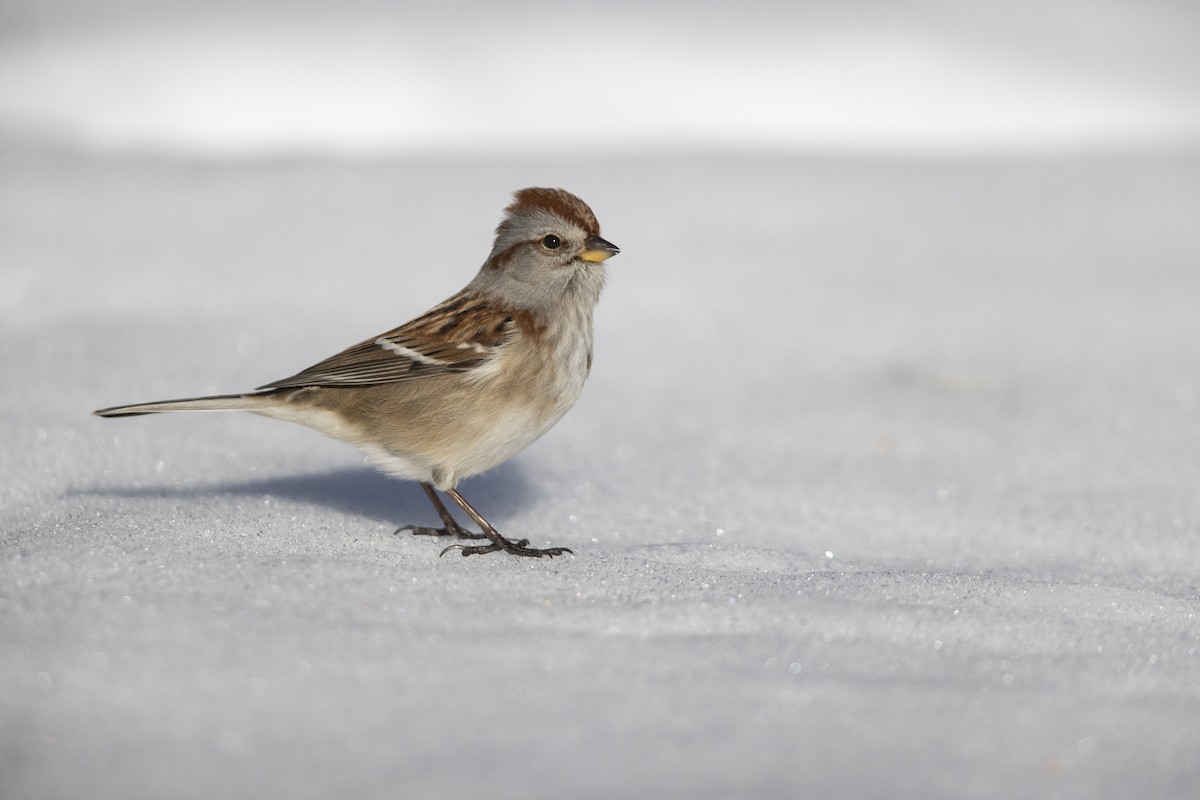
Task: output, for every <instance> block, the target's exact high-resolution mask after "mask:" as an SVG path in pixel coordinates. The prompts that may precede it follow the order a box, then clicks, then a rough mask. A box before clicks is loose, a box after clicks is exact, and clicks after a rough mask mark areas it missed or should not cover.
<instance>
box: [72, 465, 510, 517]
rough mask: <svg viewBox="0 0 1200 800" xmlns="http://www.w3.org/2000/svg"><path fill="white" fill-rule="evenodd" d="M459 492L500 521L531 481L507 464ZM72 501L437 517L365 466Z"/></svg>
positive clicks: (95, 491) (94, 491)
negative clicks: (225, 500)
mask: <svg viewBox="0 0 1200 800" xmlns="http://www.w3.org/2000/svg"><path fill="white" fill-rule="evenodd" d="M458 488H459V491H461V492H462V493H463V495H464V496H465V497H466V498H467V499H468V500H469V501H470V502H471V505H473V506H475V507H476V508H478V509H479V510H480V512H481V513H482V514H483V515H484V516H486V517H487V518H488V519H489V520H491V519H503V518H504V517H505V516H508V515H510V514H512V513H514V512H516V511H518V510H519V509H521V508H522V507H523V506H524V505H525V503H526V501H527V499H528V497H529V494H530V491H529V490H530V487H529V482H528V481H527V480H526V479H525V477H524V475H523V474H522V473H521V470H520V469H518V468H516V467H515V466H514V465H511V464H509V465H505V466H504V467H502V468H500V469H496V470H493V471H491V472H489V473H487V474H485V475H477V476H475V477H473V478H470V479H468V480H465V481H463V482H462V483H460V484H459V487H458ZM67 494H68V495H71V496H87V495H90V496H105V497H127V498H158V499H161V498H185V499H186V498H189V497H212V496H214V495H239V496H243V497H260V496H269V497H272V498H279V499H286V500H292V501H296V502H300V503H310V504H313V505H319V506H324V507H326V508H330V509H333V510H335V511H339V512H342V513H345V514H355V515H358V516H362V517H368V518H371V519H375V520H378V521H380V522H385V523H388V524H393V523H394V524H396V525H405V524H409V523H418V524H432V523H434V522H436V521H437V516H436V514H435V512H434V510H433V506H432V505H430V503H429V499H428V498H426V497H425V493H424V492H423V491H422V490H421V487H420V486H418V485H417V484H416V483H415V482H413V481H402V480H398V479H396V478H389V477H387V476H386V475H384V474H382V473H380V472H376V471H375V470H373V469H371V468H369V467H353V468H347V469H336V470H331V471H329V472H319V473H313V474H310V475H291V476H283V477H278V478H263V479H260V480H246V481H236V482H229V483H215V484H209V485H205V486H185V487H181V488H175V487H171V486H152V487H149V486H148V487H142V488H128V489H123V488H108V487H105V488H91V489H70V490H68V491H67ZM442 499H443V501H445V503H446V507H447V508H450V509H451V510H452V511H454V512H455V516H456V517H458V518H459V520H460V521H462V522H464V523H468V522H469V520H468V519H467V517H466V514H464V513H463V512H462V511H461V509H459V508H458V506H456V505H455V504H454V502H453V501H452V500H450V499H449V498H447V497H445V496H444V495H443V497H442Z"/></svg>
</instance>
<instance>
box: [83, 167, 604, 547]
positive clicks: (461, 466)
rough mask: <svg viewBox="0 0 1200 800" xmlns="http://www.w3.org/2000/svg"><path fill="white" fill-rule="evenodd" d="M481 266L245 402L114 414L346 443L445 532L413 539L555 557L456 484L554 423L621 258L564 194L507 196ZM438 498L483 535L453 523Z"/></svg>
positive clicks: (127, 408) (568, 402)
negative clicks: (237, 424) (235, 422)
mask: <svg viewBox="0 0 1200 800" xmlns="http://www.w3.org/2000/svg"><path fill="white" fill-rule="evenodd" d="M513 198H514V199H513V202H512V203H511V204H510V205H509V206H508V207H507V208H506V209H505V216H504V219H503V220H502V221H501V222H500V225H499V227H497V228H496V240H495V244H494V245H493V246H492V251H491V253H490V254H489V255H488V257H487V260H486V261H484V262H483V266H482V267H480V269H479V272H478V273H477V274H476V275H475V277H474V278H473V279H472V280H471V282H470V283H468V284H467V285H466V287H465V288H464V289H463V290H462V291H460V292H458V293H457V294H455V295H453V296H452V297H450V298H449V299H447V300H445V301H443V302H442V303H439V304H438V305H436V306H434V307H433V308H431V309H430V310H429V311H427V312H425V313H424V314H422V315H421V316H419V317H417V318H416V319H414V320H412V321H411V322H408V323H406V324H404V325H401V326H400V327H398V328H395V329H393V330H390V331H388V332H386V333H383V334H380V335H379V336H374V337H372V338H369V339H366V340H364V341H362V342H359V343H358V344H356V345H353V346H352V347H349V348H347V349H345V350H343V351H342V352H340V353H338V354H337V355H334V356H331V357H330V358H327V359H325V360H324V361H321V362H319V363H317V364H314V365H313V366H311V367H309V368H308V369H305V370H302V371H301V372H298V373H296V374H295V375H293V376H291V377H290V378H284V379H282V380H278V381H274V382H272V383H268V384H266V385H264V386H260V387H258V388H257V389H255V390H254V391H252V392H246V393H244V394H227V395H216V396H209V397H193V398H187V399H182V400H163V401H159V402H153V403H138V404H135V405H124V406H114V407H112V408H104V409H100V410H98V411H95V412H93V413H95V414H97V415H99V416H101V417H129V416H136V415H139V414H157V413H161V412H167V411H249V412H251V413H254V414H260V415H262V416H264V417H270V418H272V419H279V420H285V421H287V422H295V423H299V424H300V425H305V426H307V427H309V428H312V429H314V430H317V431H319V432H321V433H323V434H326V435H328V436H331V437H333V438H335V439H340V440H342V441H344V442H348V443H350V444H352V445H355V446H356V447H358V448H359V449H360V450H362V451H363V452H364V453H365V454H366V457H367V460H368V461H369V462H371V463H372V464H373V465H375V466H376V467H378V468H379V469H381V470H383V471H384V472H386V473H388V474H390V475H392V476H395V477H397V478H402V479H405V480H414V481H418V482H419V483H420V485H421V488H422V489H423V490H424V491H425V494H426V496H428V497H429V500H430V502H431V503H432V504H433V507H434V509H435V510H436V512H437V515H438V517H439V518H440V519H441V522H442V527H441V528H431V527H422V526H416V525H405V526H402V527H401V528H399V529H398V530H397V533H399V532H400V531H405V530H407V531H410V532H411V533H413V534H414V535H421V536H454V537H457V538H460V539H465V540H479V541H480V542H481V543H479V544H471V545H466V544H456V545H450V546H449V547H447V548H445V549H444V550H442V555H444V554H445V553H446V552H448V551H450V550H454V549H457V550H460V551H461V552H462V554H463V555H464V556H470V555H478V554H482V553H494V552H499V551H503V552H505V553H511V554H512V555H515V556H529V557H535V558H540V557H542V556H549V557H553V556H557V555H562V554H563V553H570V552H572V551H571V550H570V549H568V548H566V547H547V548H535V547H530V546H529V540H528V539H509V538H507V537H504V536H501V535H500V533H499V532H498V531H497V530H496V529H495V527H493V526H492V524H491V523H489V522H488V521H487V520H486V519H484V517H483V515H482V514H480V513H479V512H478V511H476V510H475V508H474V507H473V506H472V505H471V504H470V503H468V502H467V500H466V498H464V497H463V496H462V495H461V494H460V493H459V491H458V489H457V488H456V487H457V485H458V482H459V481H461V480H462V479H463V478H467V477H470V476H471V475H477V474H479V473H481V472H484V471H485V470H488V469H490V468H492V467H494V466H496V465H497V464H500V463H502V462H504V461H506V460H508V459H509V458H512V457H513V456H514V455H516V454H517V453H519V452H521V451H522V450H524V449H525V448H526V447H528V446H529V445H530V444H531V443H533V442H534V441H535V440H537V439H538V438H539V437H540V436H541V435H542V434H544V433H545V432H546V431H548V430H550V428H552V427H553V426H554V425H555V423H557V422H558V421H559V420H560V419H562V417H563V415H564V414H566V413H567V411H568V410H570V408H571V406H573V405H574V404H575V401H576V400H577V399H578V398H579V394H580V392H581V391H582V389H583V384H584V382H585V381H586V380H587V377H588V374H589V372H590V371H591V367H592V341H593V334H592V311H593V309H594V308H595V306H596V302H597V301H598V300H599V298H600V292H601V290H602V288H603V286H604V266H603V262H604V261H606V260H607V259H608V258H610V257H611V256H613V255H616V254H617V253H618V252H620V250H619V249H618V248H617V246H616V245H614V244H612V243H611V242H608V241H606V240H604V239H602V238H601V237H600V225H599V223H598V222H597V221H596V215H595V214H593V213H592V210H591V209H590V208H589V207H588V206H587V204H586V203H584V202H583V201H582V200H580V199H579V198H578V197H576V196H575V195H573V194H571V193H570V192H567V191H564V190H563V189H547V188H528V189H521V190H520V191H517V192H515V193H514V196H513ZM438 492H442V493H444V494H445V495H446V496H447V497H449V498H450V499H451V500H453V501H454V502H455V503H456V504H457V505H458V506H459V507H460V508H462V510H463V511H464V512H466V514H467V516H469V517H470V518H471V520H472V521H474V523H475V524H476V525H477V526H478V527H479V530H480V532H478V533H476V532H474V531H471V530H468V529H467V528H465V527H463V526H462V525H460V524H459V523H458V522H457V521H456V520H455V518H454V516H453V515H452V514H451V513H450V511H449V510H448V509H447V508H446V506H445V504H444V503H443V502H442V500H441V499H440V497H439V496H438Z"/></svg>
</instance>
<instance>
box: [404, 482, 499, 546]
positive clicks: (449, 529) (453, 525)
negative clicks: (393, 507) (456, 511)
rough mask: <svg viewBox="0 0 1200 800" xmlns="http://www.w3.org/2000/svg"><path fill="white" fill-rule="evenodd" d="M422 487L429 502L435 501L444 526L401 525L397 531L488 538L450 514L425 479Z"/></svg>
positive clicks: (463, 537) (464, 537) (418, 534)
mask: <svg viewBox="0 0 1200 800" xmlns="http://www.w3.org/2000/svg"><path fill="white" fill-rule="evenodd" d="M421 488H422V489H424V490H425V496H426V497H428V498H429V502H431V503H433V507H434V509H435V510H436V511H437V515H438V516H439V517H440V518H441V520H442V525H444V526H445V527H444V528H426V527H423V526H420V525H401V526H400V527H399V528H397V529H396V533H400V531H411V532H412V535H413V536H457V537H458V538H459V539H487V538H489V537H488V536H487V534H483V533H472V532H471V531H469V530H467V529H466V528H464V527H463V526H461V525H459V524H458V521H457V520H455V519H454V517H453V516H452V515H451V514H450V512H449V510H447V508H446V506H445V505H444V504H443V503H442V499H441V498H440V497H438V496H437V492H436V491H434V489H433V487H432V486H430V485H429V484H428V483H425V481H421Z"/></svg>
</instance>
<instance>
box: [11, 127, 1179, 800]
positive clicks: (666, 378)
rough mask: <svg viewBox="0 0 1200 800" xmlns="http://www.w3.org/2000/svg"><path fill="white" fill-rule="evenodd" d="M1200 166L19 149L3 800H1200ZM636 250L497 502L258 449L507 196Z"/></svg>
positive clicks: (415, 298) (435, 297)
mask: <svg viewBox="0 0 1200 800" xmlns="http://www.w3.org/2000/svg"><path fill="white" fill-rule="evenodd" d="M1198 166H1200V162H1197V160H1196V159H1195V158H1194V157H1189V156H1174V157H1167V156H1161V157H1153V156H1145V157H1136V158H1135V157H1127V158H1118V157H1112V158H1092V159H1049V158H1047V159H1037V158H1029V159H1015V160H994V161H961V160H960V161H954V160H943V161H938V160H909V161H892V160H886V159H875V160H872V159H859V160H855V159H803V158H767V157H762V158H733V157H726V158H715V157H714V158H690V159H689V158H674V159H673V158H666V157H658V158H644V159H636V158H625V159H621V158H605V159H597V160H592V161H587V160H579V159H574V160H558V161H533V160H529V161H519V160H494V161H493V160H481V159H466V158H461V159H454V158H445V159H441V160H437V161H429V160H420V159H411V160H406V159H401V158H394V159H384V160H377V161H357V162H353V161H336V160H321V159H310V160H304V159H290V160H283V159H281V160H270V159H262V160H246V161H224V162H210V161H203V160H186V159H152V158H125V159H120V158H117V159H114V158H107V159H106V158H98V157H97V158H90V157H87V156H82V155H79V154H73V153H71V152H68V151H63V150H57V149H53V148H38V147H34V146H30V145H20V146H11V147H7V148H6V149H4V150H3V151H0V265H2V266H0V365H2V366H0V370H2V374H3V375H4V378H5V379H4V380H3V381H2V382H0V437H2V439H0V440H2V441H3V442H4V446H3V449H2V450H0V477H2V478H3V481H2V486H3V489H2V490H0V491H2V492H3V494H2V495H0V496H3V498H4V499H3V506H2V509H0V535H2V536H3V549H2V553H3V559H2V561H0V641H3V643H4V646H3V647H2V648H0V795H3V796H4V797H81V796H89V797H100V798H108V797H112V798H118V797H120V798H126V797H139V796H140V797H190V796H197V797H251V796H255V797H262V796H266V797H273V796H290V797H295V798H306V797H314V798H315V797H330V796H347V797H363V798H372V797H396V796H405V797H465V796H472V795H486V796H488V797H490V798H509V797H512V798H518V797H562V796H576V797H613V796H633V797H645V796H672V797H673V796H680V797H689V798H707V797H713V798H716V797H733V796H756V797H821V796H836V797H856V796H888V797H897V798H929V797H1004V798H1009V797H1064V798H1107V797H1111V798H1123V797H1160V798H1166V797H1181V798H1182V797H1193V796H1194V795H1195V788H1196V786H1197V784H1198V781H1200V726H1198V725H1197V724H1196V720H1197V718H1200V717H1198V714H1200V578H1198V577H1197V576H1198V575H1200V536H1198V535H1197V533H1198V528H1200V491H1198V487H1200V459H1198V458H1197V457H1196V454H1197V452H1200V424H1198V422H1200V348H1198V347H1197V344H1196V343H1197V342H1198V341H1200V314H1197V313H1196V306H1197V298H1200V272H1198V271H1197V270H1196V264H1197V261H1198V259H1200V234H1198V233H1197V229H1196V226H1195V219H1196V217H1197V212H1200V179H1198V176H1200V171H1198V169H1197V168H1198ZM527 185H561V186H564V187H566V188H569V189H571V190H572V191H575V192H577V193H578V194H580V195H581V196H582V197H583V198H584V199H585V200H587V201H588V202H589V203H590V204H591V205H592V207H593V208H594V210H595V211H596V213H597V215H598V217H599V218H600V220H601V223H602V225H603V232H604V235H605V237H606V238H608V239H610V240H611V241H613V242H615V243H616V244H617V245H619V246H620V247H621V249H622V252H621V254H620V255H619V256H617V257H615V258H614V259H612V260H611V261H610V262H608V263H609V265H610V268H611V269H610V275H611V280H610V283H609V286H608V288H607V290H606V293H605V296H604V297H603V298H602V300H601V305H600V307H599V309H598V314H597V353H596V364H595V371H594V374H593V377H592V379H591V381H590V383H589V385H588V386H587V387H586V389H585V391H584V396H583V398H582V400H581V401H580V403H579V404H578V405H577V406H576V408H575V409H574V410H573V411H572V412H571V413H570V414H569V415H568V416H567V417H566V419H565V420H564V421H563V422H562V423H560V425H559V426H558V427H557V428H556V429H555V430H553V431H552V432H551V433H550V434H548V435H547V436H546V437H545V438H544V439H543V440H541V441H539V442H538V443H537V444H535V445H534V446H533V447H531V448H530V449H529V450H527V451H526V452H525V453H523V454H521V455H520V456H518V457H517V458H516V459H514V460H513V461H512V462H510V463H509V464H507V465H505V466H503V467H501V468H499V469H497V470H495V471H493V472H492V473H489V474H487V475H484V476H481V477H478V478H475V479H472V480H470V481H468V482H466V483H465V484H464V485H463V486H462V487H461V488H462V490H463V493H464V495H465V496H466V497H468V498H469V499H470V500H471V502H472V503H473V504H474V505H476V506H477V507H478V508H479V509H480V510H481V511H482V512H483V513H484V514H485V515H487V516H488V517H489V518H490V519H491V520H492V522H493V523H494V524H495V525H496V526H497V527H498V528H499V529H500V530H501V531H503V532H507V533H508V534H510V535H517V536H529V537H530V538H531V539H532V540H533V543H534V544H535V545H542V544H553V545H559V546H565V547H570V548H571V549H573V550H574V551H575V555H574V556H566V557H563V558H559V559H554V560H553V561H547V560H541V561H534V560H519V559H515V558H511V557H504V556H496V555H492V556H485V557H472V558H461V557H458V556H455V555H454V554H453V553H451V554H448V555H447V556H446V557H444V558H440V559H439V558H438V557H437V553H438V551H439V550H440V549H441V547H442V546H443V543H441V542H438V541H435V540H429V539H422V538H415V537H410V536H403V535H401V536H396V535H393V531H394V529H395V528H396V527H397V526H398V525H400V524H402V523H406V522H415V523H419V524H431V523H433V522H435V521H436V517H435V516H434V515H433V512H432V509H431V508H429V506H428V503H427V501H426V500H425V498H424V496H423V495H422V494H421V492H420V490H419V488H418V487H417V486H416V485H415V484H409V483H401V482H398V481H393V480H390V479H388V478H386V477H383V476H381V475H378V474H376V473H374V472H372V471H371V470H369V469H368V468H367V467H366V466H364V465H363V463H362V459H361V457H360V456H359V455H358V454H356V452H355V451H354V450H352V449H351V448H349V447H346V446H345V445H342V444H339V443H337V442H333V441H329V440H326V439H324V438H322V437H320V436H318V435H316V434H314V433H312V432H310V431H307V430H304V429H302V428H299V427H293V426H288V425H283V424H280V423H277V422H272V421H269V420H265V419H260V418H256V417H253V416H250V415H236V414H229V415H185V416H163V417H153V418H151V417H143V418H135V419H128V420H101V419H98V418H94V417H91V416H89V412H90V411H91V410H92V409H94V408H99V407H102V406H108V405H113V404H118V403H125V402H135V401H143V400H155V399H162V398H169V397H180V396H188V395H193V394H199V393H205V392H218V391H236V390H239V389H247V388H250V387H253V386H257V385H260V384H262V383H264V382H266V381H270V380H273V379H276V378H278V377H280V376H283V375H287V374H291V373H293V372H295V371H296V370H298V369H300V368H302V367H304V366H306V365H308V364H310V363H313V362H315V361H317V360H319V359H320V358H323V357H325V356H328V355H330V354H331V353H332V352H334V351H335V350H337V349H339V348H340V347H342V346H345V345H347V344H350V343H352V342H354V341H359V340H361V339H364V338H366V337H368V336H371V335H374V334H377V333H379V332H380V331H383V330H387V329H388V328H390V327H392V326H394V325H395V324H397V323H400V322H402V321H404V320H406V319H409V318H411V317H412V316H414V315H415V314H417V313H419V312H421V311H423V310H424V309H426V308H427V307H429V306H431V305H432V304H433V303H435V302H437V301H439V300H441V299H443V298H444V297H446V296H448V295H449V294H451V293H452V292H453V291H455V290H457V289H458V288H459V287H460V286H461V285H462V284H463V283H465V281H466V280H467V279H468V278H469V277H470V276H471V275H472V274H473V272H474V270H475V269H476V268H477V266H478V264H479V263H481V261H482V259H483V257H484V256H485V255H486V253H487V250H488V247H489V245H490V235H491V229H492V227H493V226H494V225H495V223H496V222H497V221H498V220H499V216H500V211H501V209H502V208H503V206H504V205H505V204H506V203H507V201H508V197H509V193H510V192H511V191H512V190H514V189H517V188H520V187H523V186H527Z"/></svg>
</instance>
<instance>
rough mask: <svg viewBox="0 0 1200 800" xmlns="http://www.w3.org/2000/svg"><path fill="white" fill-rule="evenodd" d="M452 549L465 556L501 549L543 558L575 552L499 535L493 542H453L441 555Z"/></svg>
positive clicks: (488, 537)
mask: <svg viewBox="0 0 1200 800" xmlns="http://www.w3.org/2000/svg"><path fill="white" fill-rule="evenodd" d="M482 538H487V539H491V538H492V537H490V536H482ZM451 550H458V551H460V552H461V553H462V554H463V555H464V556H479V555H483V554H484V553H496V552H499V551H501V550H503V551H504V552H505V553H510V554H512V555H514V556H525V557H527V558H541V557H542V556H545V557H546V558H554V557H555V556H561V555H562V554H563V553H571V554H572V555H574V553H573V552H572V551H571V550H570V549H569V548H566V547H544V548H539V547H530V546H529V540H528V539H517V540H516V541H514V540H512V539H506V538H505V537H503V536H499V535H497V536H496V538H494V539H492V543H491V544H477V545H465V544H452V545H450V546H449V547H447V548H446V549H445V550H443V551H442V552H441V553H439V555H443V556H444V555H446V553H448V552H450V551H451Z"/></svg>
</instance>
